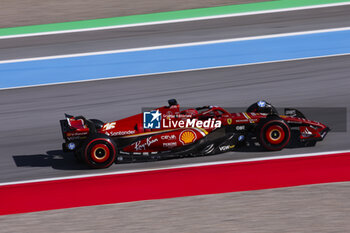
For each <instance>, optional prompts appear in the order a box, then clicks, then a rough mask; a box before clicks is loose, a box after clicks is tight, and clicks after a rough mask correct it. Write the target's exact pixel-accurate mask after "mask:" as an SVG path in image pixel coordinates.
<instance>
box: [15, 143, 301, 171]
mask: <svg viewBox="0 0 350 233" xmlns="http://www.w3.org/2000/svg"><path fill="white" fill-rule="evenodd" d="M293 138H297V137H296V136H295V137H293ZM300 147H304V146H303V145H301V144H300V143H299V142H298V141H297V140H291V141H290V143H289V144H288V146H286V148H288V149H293V148H300ZM231 151H235V152H242V153H256V152H262V153H263V152H266V151H267V150H265V149H264V148H262V147H261V146H260V145H258V144H256V141H254V140H249V142H248V143H247V145H246V146H241V147H236V148H234V149H232V150H231ZM205 156H209V155H205ZM214 156H215V154H214ZM186 157H187V158H190V157H193V156H174V157H170V158H161V159H154V160H153V159H148V160H146V159H141V160H128V159H126V160H124V161H116V163H120V164H128V163H144V162H153V161H160V160H173V159H181V158H186ZM13 160H14V161H15V163H16V166H17V167H52V168H53V169H57V170H88V169H90V168H89V167H88V166H87V165H86V164H84V163H79V162H78V161H77V160H76V159H75V157H74V155H73V153H67V152H65V153H64V152H63V151H62V150H51V151H47V152H46V154H34V155H14V156H13Z"/></svg>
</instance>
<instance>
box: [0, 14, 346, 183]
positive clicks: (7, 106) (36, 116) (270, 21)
mask: <svg viewBox="0 0 350 233" xmlns="http://www.w3.org/2000/svg"><path fill="white" fill-rule="evenodd" d="M349 10H350V8H349V7H332V8H326V9H316V10H312V11H310V10H308V11H297V12H285V13H278V14H266V15H257V16H250V17H237V18H229V19H221V20H213V21H199V22H191V23H185V24H170V25H162V26H154V27H142V28H129V29H123V30H111V31H109V30H108V31H98V32H91V33H78V34H66V35H57V36H55V37H37V38H35V37H33V38H22V39H13V40H1V43H0V47H1V49H0V59H10V58H22V57H28V56H30V57H32V56H43V55H57V54H60V53H67V52H86V51H96V50H99V49H116V48H129V47H130V48H131V47H143V46H148V45H159V44H170V43H180V42H191V41H200V40H212V39H224V38H232V37H241V36H254V35H263V34H270V33H281V32H291V31H304V30H312V29H324V28H332V27H344V26H349V24H348V22H350V21H349V20H350V15H349V14H348V12H349ZM349 64H350V56H340V57H333V58H322V59H312V60H304V61H291V62H283V63H271V64H264V65H251V66H244V67H235V68H223V69H213V70H206V71H192V72H183V73H174V74H164V75H153V76H144V77H137V78H126V79H114V80H105V81H93V82H85V83H76V84H65V85H54V86H45V87H34V88H24V89H13V90H3V91H0V109H1V112H0V122H1V123H0V182H11V181H21V180H29V179H39V178H49V177H59V176H69V175H80V174H92V173H103V172H111V171H121V170H128V169H143V168H158V167H164V166H169V165H178V164H188V163H197V162H207V161H222V160H232V159H244V158H253V157H264V156H276V155H287V154H295V153H311V152H319V151H331V150H344V149H350V145H349V139H348V138H349V137H348V136H349V135H348V133H347V132H333V133H330V134H329V135H328V136H327V138H326V139H325V141H324V142H321V143H319V144H318V145H317V146H316V147H314V148H297V149H285V150H283V151H281V152H268V153H267V152H257V151H255V152H231V153H225V154H221V155H216V156H208V157H199V158H185V159H174V160H166V161H158V162H146V163H133V164H115V165H113V166H112V167H111V168H109V169H106V170H90V169H88V168H87V167H85V166H84V165H79V164H77V163H76V162H75V160H74V159H73V157H72V156H71V155H69V154H65V155H63V154H62V152H61V151H60V149H61V143H62V138H61V132H60V128H59V122H58V121H59V120H60V119H62V118H63V114H64V113H65V112H66V113H70V114H73V115H84V116H86V117H87V118H98V119H101V120H104V121H110V120H117V119H121V118H123V117H126V116H129V115H132V114H136V113H139V112H140V111H141V108H142V107H149V106H161V105H165V104H166V101H167V100H168V99H170V98H176V99H178V101H179V103H181V105H183V106H200V105H221V106H224V107H225V106H226V107H240V106H248V105H249V104H251V103H253V102H254V101H257V100H259V99H266V100H268V101H269V102H271V103H273V104H274V105H276V106H277V107H284V106H289V107H290V106H293V107H346V108H347V109H349V100H350V92H349V89H350V78H349V73H350V67H349ZM347 113H348V114H349V110H347ZM324 114H325V116H328V117H329V118H333V117H334V116H333V115H332V112H329V111H328V112H325V113H324ZM314 117H315V118H317V116H314ZM310 118H313V116H310ZM346 121H347V123H348V125H349V119H348V118H346ZM331 127H332V125H331Z"/></svg>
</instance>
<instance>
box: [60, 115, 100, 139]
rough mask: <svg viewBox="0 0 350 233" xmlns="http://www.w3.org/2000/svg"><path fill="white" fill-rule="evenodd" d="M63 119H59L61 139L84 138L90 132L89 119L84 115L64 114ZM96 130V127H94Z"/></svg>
mask: <svg viewBox="0 0 350 233" xmlns="http://www.w3.org/2000/svg"><path fill="white" fill-rule="evenodd" d="M65 118H66V119H64V120H60V125H61V131H62V136H63V139H65V140H66V141H72V140H78V139H83V138H86V137H87V136H88V134H89V132H90V127H89V125H90V124H89V121H87V120H86V119H85V118H84V117H82V116H79V117H74V116H71V115H68V114H65ZM95 130H96V129H95Z"/></svg>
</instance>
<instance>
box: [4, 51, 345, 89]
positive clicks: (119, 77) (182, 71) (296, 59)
mask: <svg viewBox="0 0 350 233" xmlns="http://www.w3.org/2000/svg"><path fill="white" fill-rule="evenodd" d="M349 55H350V53H343V54H332V55H324V56H317V57H303V58H294V59H286V60H276V61H265V62H255V63H246V64H238V65H227V66H213V67H206V68H197V69H187V70H176V71H166V72H158V73H148V74H136V75H125V76H116V77H107V78H97V79H86V80H79V81H69V82H57V83H46V84H37V85H27V86H16V87H5V88H0V91H5V90H12V89H22V88H29V87H45V86H53V85H64V84H74V83H82V82H94V81H103V80H112V79H124V78H137V77H147V76H152V75H162V74H175V73H184V72H191V71H203V70H213V69H223V68H233V67H241V66H252V65H262V64H270V63H281V62H292V61H303V60H311V59H321V58H331V57H339V56H349Z"/></svg>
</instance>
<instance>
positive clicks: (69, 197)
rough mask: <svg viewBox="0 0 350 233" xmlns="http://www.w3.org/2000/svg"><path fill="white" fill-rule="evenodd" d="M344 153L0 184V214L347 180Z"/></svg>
mask: <svg viewBox="0 0 350 233" xmlns="http://www.w3.org/2000/svg"><path fill="white" fill-rule="evenodd" d="M349 155H350V153H339V154H332V155H322V156H313V157H301V158H288V159H276V160H266V161H254V162H242V163H232V164H221V165H208V166H202V167H191V168H176V169H166V170H158V171H147V172H140V173H128V174H118V175H105V176H98V177H88V178H77V179H67V180H56V181H45V182H35V183H25V184H16V185H6V186H0V215H5V214H15V213H25V212H33V211H42V210H51V209H62V208H70V207H79V206H89V205H101V204H110V203H120V202H131V201H139V200H150V199H163V198H173V197H183V196H194V195H202V194H215V193H225V192H236V191H248V190H257V189H268V188H279V187H287V186H296V185H306V184H315V183H329V182H341V181H350V156H349ZM116 166H117V165H116Z"/></svg>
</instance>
